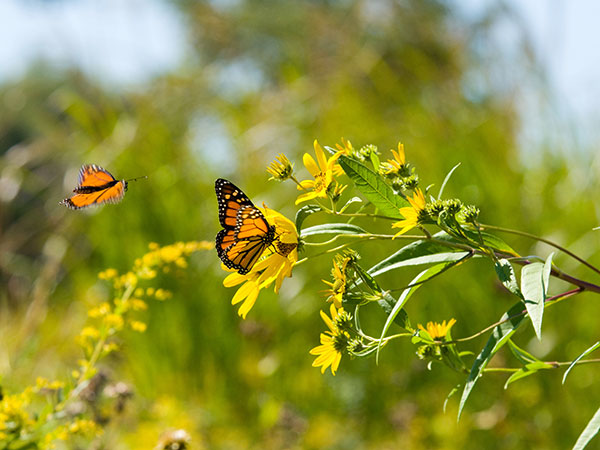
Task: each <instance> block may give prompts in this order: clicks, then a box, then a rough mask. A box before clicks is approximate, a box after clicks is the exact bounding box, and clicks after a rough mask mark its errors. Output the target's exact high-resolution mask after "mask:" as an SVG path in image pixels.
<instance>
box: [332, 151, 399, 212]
mask: <svg viewBox="0 0 600 450" xmlns="http://www.w3.org/2000/svg"><path fill="white" fill-rule="evenodd" d="M338 162H339V163H340V165H341V166H342V168H343V169H344V172H346V175H348V176H349V177H350V178H351V179H352V181H354V183H355V184H356V187H357V188H358V190H359V191H360V192H362V193H363V194H364V196H365V197H366V198H367V199H368V200H369V201H370V202H371V203H373V205H375V206H376V207H377V208H378V209H379V211H381V213H382V214H384V215H386V216H390V217H394V218H398V219H401V218H402V215H401V214H400V208H403V207H405V206H409V204H408V202H407V201H406V200H405V199H404V198H402V197H401V196H400V195H398V194H396V193H395V192H394V190H393V189H392V188H391V186H390V185H388V184H387V183H386V182H385V181H384V180H383V178H382V177H381V176H380V175H379V174H377V173H375V172H373V171H372V170H371V169H369V168H368V167H366V166H365V165H363V164H362V163H360V162H359V161H356V160H354V159H352V158H349V157H347V156H345V155H342V156H340V157H339V159H338Z"/></svg>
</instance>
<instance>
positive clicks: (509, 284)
mask: <svg viewBox="0 0 600 450" xmlns="http://www.w3.org/2000/svg"><path fill="white" fill-rule="evenodd" d="M494 268H495V269H496V274H497V275H498V279H499V280H500V282H501V283H502V284H503V285H504V287H505V288H506V289H508V290H509V291H510V292H512V293H513V294H515V295H516V296H517V297H519V298H521V299H522V298H523V294H522V293H521V290H520V289H519V283H518V282H517V277H516V275H515V270H514V269H513V266H512V265H511V263H510V262H508V261H507V260H506V259H500V260H498V261H496V263H494Z"/></svg>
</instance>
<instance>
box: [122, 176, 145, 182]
mask: <svg viewBox="0 0 600 450" xmlns="http://www.w3.org/2000/svg"><path fill="white" fill-rule="evenodd" d="M142 178H148V175H144V176H141V177H135V178H129V179H128V180H124V181H127V182H130V181H137V180H141V179H142Z"/></svg>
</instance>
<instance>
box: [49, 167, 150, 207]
mask: <svg viewBox="0 0 600 450" xmlns="http://www.w3.org/2000/svg"><path fill="white" fill-rule="evenodd" d="M140 178H148V177H147V176H143V177H138V178H132V179H130V180H116V179H115V177H113V176H112V175H111V174H110V172H109V171H108V170H104V169H103V168H102V167H99V166H97V165H96V164H85V165H83V166H81V169H79V182H78V184H77V187H76V188H75V189H73V192H74V193H75V195H73V196H72V197H70V198H65V199H64V200H63V201H62V202H60V203H59V204H60V205H65V206H66V207H67V208H70V209H81V208H86V207H88V206H91V205H100V204H102V203H119V202H120V201H121V200H122V199H123V196H124V195H125V191H126V190H127V182H128V181H134V180H138V179H140Z"/></svg>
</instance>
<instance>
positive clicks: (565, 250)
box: [481, 224, 600, 274]
mask: <svg viewBox="0 0 600 450" xmlns="http://www.w3.org/2000/svg"><path fill="white" fill-rule="evenodd" d="M481 227H482V229H486V228H487V229H488V230H495V231H500V232H503V233H510V234H516V235H518V236H524V237H527V238H530V239H535V240H536V241H540V242H543V243H544V244H548V245H550V246H551V247H554V248H556V249H557V250H560V251H561V252H563V253H566V254H567V255H569V256H570V257H571V258H573V259H576V260H577V261H579V262H580V263H581V264H583V265H584V266H587V267H588V268H590V269H591V270H593V271H594V272H596V273H598V274H600V269H598V268H597V267H595V266H593V265H592V264H590V263H589V262H587V261H586V260H585V259H583V258H581V257H579V256H577V255H576V254H575V253H573V252H571V251H570V250H568V249H566V248H564V247H563V246H561V245H558V244H557V243H556V242H552V241H550V240H548V239H544V238H542V237H539V236H536V235H535V234H531V233H526V232H524V231H519V230H512V229H510V228H503V227H497V226H494V225H484V224H481Z"/></svg>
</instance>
